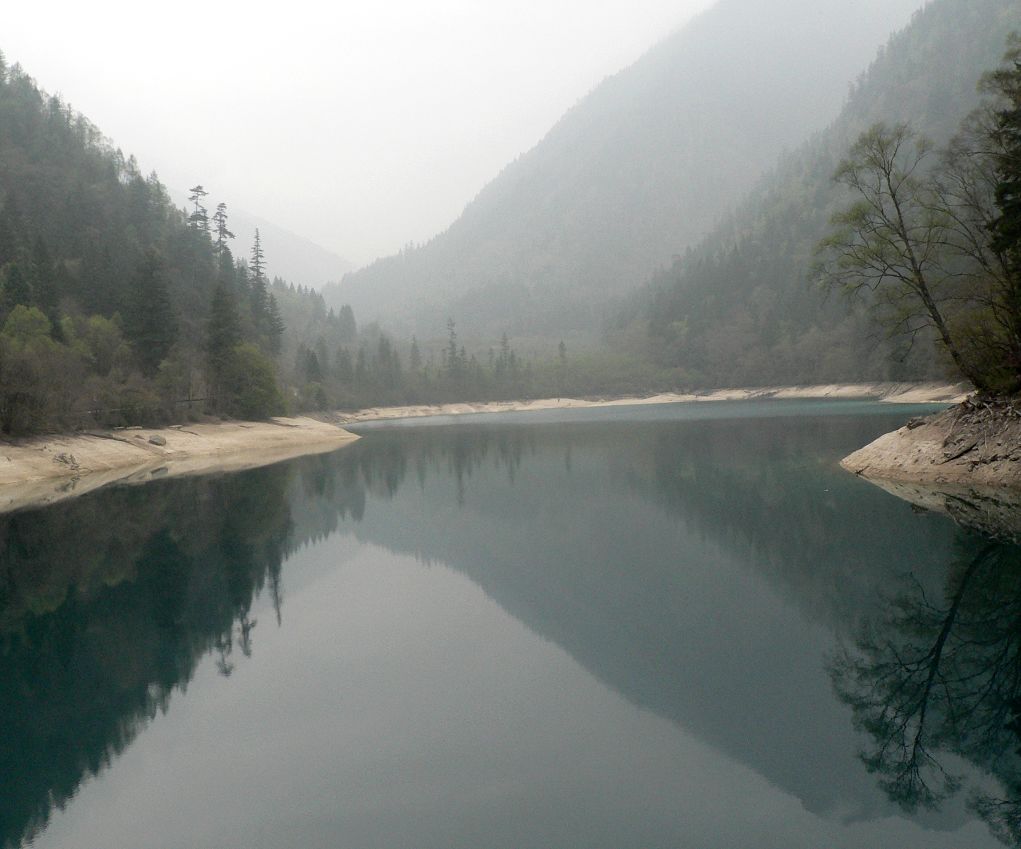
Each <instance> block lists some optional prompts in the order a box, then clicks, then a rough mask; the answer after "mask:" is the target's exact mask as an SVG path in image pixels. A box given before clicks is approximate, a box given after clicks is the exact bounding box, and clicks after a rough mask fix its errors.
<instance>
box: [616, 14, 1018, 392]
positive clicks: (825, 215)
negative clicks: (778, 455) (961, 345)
mask: <svg viewBox="0 0 1021 849" xmlns="http://www.w3.org/2000/svg"><path fill="white" fill-rule="evenodd" d="M1014 29H1021V4H1018V3H1017V2H1016V0H935V2H932V3H930V4H929V5H928V6H927V7H926V8H925V9H924V10H923V11H922V12H920V13H919V14H918V15H917V16H916V17H915V18H914V19H913V20H912V23H911V25H910V26H909V27H907V28H906V29H905V30H904V31H902V32H901V33H899V34H898V35H897V36H895V37H894V38H893V39H892V40H891V42H890V43H889V45H888V46H887V47H886V48H884V50H883V51H882V52H881V54H880V56H879V57H878V58H877V59H876V61H875V62H874V63H873V64H872V66H871V67H870V69H869V71H868V73H867V74H866V75H865V76H864V77H862V79H861V80H860V81H859V83H858V85H857V86H856V87H855V90H854V92H853V94H852V96H851V98H850V99H849V101H848V103H847V105H846V106H845V108H844V110H843V111H842V113H841V115H840V116H839V118H838V119H837V120H836V121H835V122H834V123H833V125H832V126H831V127H829V128H828V129H827V130H826V131H825V132H824V133H822V134H820V135H818V136H817V137H815V138H814V139H812V140H811V141H810V142H808V143H807V144H805V145H804V146H803V147H802V148H800V149H799V150H797V151H796V152H795V153H793V154H791V155H789V156H786V157H785V158H784V159H783V161H782V162H781V163H780V165H779V166H778V167H777V168H776V170H775V171H774V172H773V173H771V174H770V175H769V176H768V177H767V178H765V179H764V180H763V181H762V182H761V183H760V184H759V185H758V186H757V188H756V189H755V190H754V191H753V192H752V194H751V196H750V197H749V198H748V199H747V200H746V201H745V203H743V204H742V207H741V208H740V210H739V211H738V212H737V213H736V214H734V215H733V216H732V217H730V218H729V219H728V220H727V221H726V222H724V223H723V224H721V225H720V226H719V227H717V228H716V229H715V230H714V231H713V232H712V233H711V234H710V235H709V236H708V237H707V238H706V239H705V240H704V241H703V242H702V243H701V244H700V245H699V247H698V248H697V249H696V250H694V251H692V252H691V253H690V254H689V255H688V256H686V257H685V258H684V260H683V261H681V262H678V263H676V264H675V265H674V267H673V268H672V269H671V270H669V271H667V272H664V273H662V274H661V275H659V277H658V279H656V280H655V282H654V285H653V288H652V290H651V291H650V292H648V293H647V294H646V295H645V296H643V297H640V298H639V299H638V302H637V304H634V305H632V306H633V309H634V312H633V313H632V319H633V322H632V325H631V331H632V333H630V334H628V335H629V337H630V338H634V337H635V336H637V335H639V334H638V333H637V332H635V325H636V324H641V325H647V328H648V333H649V336H648V341H649V347H648V350H647V351H646V353H647V354H649V355H651V356H652V357H653V358H655V359H657V360H658V361H659V362H661V363H663V364H665V365H669V366H674V367H676V368H678V369H679V370H680V371H681V372H682V374H686V375H687V382H690V383H693V384H701V385H754V384H763V383H772V382H788V381H790V382H802V383H814V382H829V381H835V380H859V379H908V378H918V377H932V376H937V375H938V374H940V373H941V371H942V369H943V368H944V366H943V364H942V363H941V362H939V361H938V358H937V357H936V355H935V354H934V352H933V350H932V348H931V347H930V346H926V345H920V346H916V348H915V349H914V351H912V352H911V354H910V355H908V354H907V352H906V348H905V343H904V342H903V341H897V340H894V341H890V340H886V339H885V338H883V337H884V333H883V332H882V331H881V330H878V329H877V328H876V327H875V326H874V324H873V322H872V321H871V320H870V319H869V317H868V316H866V315H863V314H861V312H860V311H858V312H852V311H851V310H849V308H848V303H847V302H846V301H845V299H843V298H841V297H839V296H832V297H829V298H827V297H826V293H825V292H823V291H821V290H820V289H819V288H818V287H816V286H814V285H813V284H812V283H811V280H810V278H811V267H812V264H813V261H814V257H813V252H814V249H815V246H816V244H817V243H818V241H819V240H820V239H821V238H822V237H823V236H824V235H825V233H826V232H827V230H828V227H829V220H830V217H831V215H832V214H833V212H835V211H836V210H837V209H838V208H841V207H843V206H844V205H845V204H846V203H847V201H848V197H847V195H846V194H845V193H844V190H843V189H841V188H840V187H839V186H837V185H836V184H835V183H834V182H833V174H834V172H835V171H836V169H837V166H838V164H839V163H840V161H841V160H842V159H843V158H844V157H845V156H846V155H847V152H848V150H849V148H850V146H851V145H852V144H853V142H854V140H855V139H856V138H857V137H858V136H859V135H860V134H861V133H862V132H863V131H864V130H866V129H867V128H868V127H870V126H871V125H872V124H874V123H875V122H877V121H886V122H888V123H897V122H902V121H908V122H910V123H911V124H912V125H913V126H914V127H915V128H916V129H918V130H920V131H921V132H923V133H924V134H926V135H928V136H929V137H930V138H932V139H933V140H935V141H936V142H937V143H941V142H945V141H946V140H947V139H948V138H949V137H950V136H951V135H952V134H953V133H954V132H955V131H956V129H957V127H958V126H959V124H960V121H961V120H962V119H963V118H964V117H965V116H966V115H967V114H968V113H969V112H970V111H971V110H972V109H973V108H975V107H976V106H977V105H978V103H979V99H980V98H979V94H978V92H977V90H976V86H977V84H978V81H979V79H980V77H981V76H982V74H983V73H985V72H986V71H989V70H991V69H993V68H994V67H996V66H998V65H999V64H1000V61H1001V59H1002V56H1003V53H1004V51H1005V49H1006V39H1007V34H1008V33H1009V32H1010V31H1011V30H1014Z"/></svg>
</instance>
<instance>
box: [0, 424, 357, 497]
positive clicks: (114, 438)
mask: <svg viewBox="0 0 1021 849" xmlns="http://www.w3.org/2000/svg"><path fill="white" fill-rule="evenodd" d="M357 438H358V437H356V436H355V435H354V434H351V433H348V432H347V431H346V430H343V429H342V428H339V427H337V426H336V425H333V424H329V423H325V422H321V421H316V420H315V419H310V418H276V419H270V420H269V421H265V422H217V423H202V424H189V425H179V426H176V427H168V428H159V429H151V428H129V429H124V430H114V431H94V432H89V433H79V434H73V435H67V436H45V437H36V438H32V439H24V440H18V441H15V442H0V513H3V512H8V511H10V510H17V509H21V508H23V507H32V506H41V505H44V504H51V503H53V502H55V501H60V500H62V499H64V498H68V497H70V496H74V495H81V494H84V493H86V492H90V491H92V490H94V489H98V488H99V487H101V486H106V485H107V484H111V483H143V482H146V481H150V480H153V479H155V478H159V477H164V476H170V475H185V474H205V473H211V472H233V471H241V470H242V469H248V468H254V467H256V466H264V465H268V464H269V463H275V462H278V461H280V460H287V459H290V458H292V457H297V456H299V455H302V454H313V453H319V452H323V451H332V450H334V449H336V448H339V447H340V446H342V445H344V444H346V443H348V442H351V441H352V440H354V439H357Z"/></svg>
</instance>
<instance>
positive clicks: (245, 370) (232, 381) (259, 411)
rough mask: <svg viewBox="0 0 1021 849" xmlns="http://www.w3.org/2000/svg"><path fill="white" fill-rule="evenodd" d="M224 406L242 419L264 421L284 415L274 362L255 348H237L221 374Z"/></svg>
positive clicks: (240, 346)
mask: <svg viewBox="0 0 1021 849" xmlns="http://www.w3.org/2000/svg"><path fill="white" fill-rule="evenodd" d="M220 388H221V392H222V394H223V405H224V408H225V410H226V412H227V413H229V414H230V415H232V416H234V417H235V418H239V419H264V418H267V417H268V416H278V415H281V414H282V413H284V412H285V410H284V401H283V397H282V396H281V394H280V390H279V388H278V387H277V382H276V373H275V371H274V368H273V363H272V361H271V360H270V359H269V358H268V357H267V356H266V355H265V354H263V353H262V351H260V350H259V349H258V348H257V347H255V346H254V345H252V344H244V345H238V346H236V347H235V348H234V349H233V350H232V351H231V352H230V356H229V357H228V358H227V359H226V361H225V363H224V366H223V371H222V374H221V384H220Z"/></svg>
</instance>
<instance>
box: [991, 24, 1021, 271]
mask: <svg viewBox="0 0 1021 849" xmlns="http://www.w3.org/2000/svg"><path fill="white" fill-rule="evenodd" d="M1013 41H1014V44H1013V46H1012V49H1011V51H1010V52H1009V53H1008V54H1007V66H1006V67H1005V68H1002V69H1000V70H999V71H996V72H995V73H993V74H990V75H989V77H988V78H987V79H986V81H985V86H986V88H987V89H988V90H990V91H991V92H992V93H993V94H994V95H996V96H997V97H998V99H999V100H1000V101H1001V103H1002V108H1000V109H998V110H997V112H996V116H995V120H996V124H995V128H994V141H995V143H996V157H995V158H996V171H997V174H996V176H997V179H998V180H999V183H998V185H997V187H996V204H997V206H998V207H999V210H1000V216H999V218H997V219H996V221H994V222H993V226H992V230H993V247H994V248H995V249H996V250H998V251H1000V252H1002V253H1003V254H1005V255H1006V256H1007V257H1008V258H1009V259H1010V261H1011V265H1012V266H1013V272H1014V275H1015V276H1016V278H1017V280H1018V284H1019V285H1021V40H1018V39H1017V38H1015V39H1014V40H1013Z"/></svg>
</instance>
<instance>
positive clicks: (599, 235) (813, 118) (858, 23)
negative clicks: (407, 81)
mask: <svg viewBox="0 0 1021 849" xmlns="http://www.w3.org/2000/svg"><path fill="white" fill-rule="evenodd" d="M920 5H921V0H860V2H856V3H854V4H848V3H846V2H843V0H772V2H762V0H721V2H720V3H719V4H718V5H717V6H716V7H714V8H713V9H712V10H711V11H709V12H707V13H705V14H703V15H702V16H701V17H699V18H697V19H696V20H695V21H693V22H692V23H691V24H690V25H688V26H687V27H686V28H684V29H683V30H682V31H680V32H678V33H676V34H675V35H673V36H671V37H670V38H668V39H666V40H665V41H664V42H662V43H661V44H660V45H658V46H657V47H655V48H654V49H653V50H651V51H650V52H649V53H647V54H646V55H645V56H643V57H642V58H641V59H640V60H639V61H638V62H636V63H635V64H634V65H633V66H631V67H630V68H627V69H626V70H624V71H622V72H620V73H619V74H617V75H615V76H613V77H611V78H609V79H607V80H606V81H605V82H603V83H602V84H601V85H600V86H598V87H597V88H596V89H595V90H594V91H593V92H592V93H591V94H590V95H588V96H587V97H585V98H584V99H583V100H582V101H580V102H579V103H578V104H577V106H575V107H574V108H573V109H572V110H570V112H568V113H567V114H566V115H565V116H564V117H563V119H562V120H561V121H560V122H559V123H558V124H557V125H556V126H555V127H554V128H553V129H552V131H551V132H550V133H549V135H548V136H547V137H546V138H545V139H544V140H543V141H542V142H541V143H540V144H539V145H538V146H536V147H535V148H534V149H533V150H531V151H530V152H528V153H527V154H525V155H524V156H522V157H520V158H519V159H518V160H517V161H515V162H514V163H512V164H511V165H509V166H508V167H507V168H506V169H505V170H504V171H503V172H502V173H501V174H500V175H499V177H497V179H495V180H494V181H493V182H492V183H491V184H490V185H488V186H487V187H486V188H485V189H484V190H483V191H482V192H481V193H480V194H479V196H478V197H477V198H476V199H475V201H473V202H472V203H471V204H470V205H469V206H468V207H467V209H466V210H465V212H464V214H463V215H462V217H461V218H460V219H459V220H458V221H456V222H455V223H454V224H453V225H452V226H451V227H450V229H449V230H448V231H447V232H445V233H443V234H442V235H440V236H438V237H436V238H435V239H434V240H432V241H431V242H429V243H428V244H426V245H424V246H422V247H418V248H409V249H408V250H406V251H404V252H402V253H401V254H400V255H398V256H394V257H390V258H387V259H381V260H379V261H377V262H376V263H375V264H373V265H371V266H370V267H368V268H366V269H363V270H361V271H359V272H356V273H354V274H351V275H349V276H348V277H346V278H345V280H344V282H343V283H342V284H341V285H340V286H338V287H331V288H330V290H328V292H327V293H326V294H327V299H328V301H330V302H331V303H333V305H335V306H338V307H339V306H340V304H342V303H350V304H351V305H352V306H353V307H354V309H355V312H356V313H357V314H358V315H359V316H361V317H362V318H364V319H366V320H373V319H375V318H381V319H383V320H385V321H387V322H388V323H390V324H394V325H400V324H401V323H403V327H404V329H406V330H410V331H416V332H418V333H420V334H421V335H425V336H437V335H440V334H442V332H443V327H444V322H445V319H446V317H447V316H448V315H452V316H453V317H454V318H455V320H456V321H457V322H458V325H459V326H460V327H461V328H462V329H464V330H466V331H469V332H473V333H479V332H481V333H483V334H485V335H487V336H490V337H492V338H497V337H498V336H499V334H500V333H501V332H502V331H504V330H507V331H509V332H510V333H511V334H512V335H515V334H527V335H534V334H537V333H538V334H547V335H552V334H562V333H563V332H564V331H565V330H567V329H570V328H592V327H594V326H596V325H597V324H598V321H599V317H600V310H599V308H598V307H596V306H594V305H595V304H598V303H599V302H600V301H601V300H602V299H603V298H604V297H605V296H607V295H611V294H619V293H621V292H626V291H628V290H629V289H632V288H634V287H636V286H638V285H640V284H641V283H642V282H644V281H645V280H647V279H648V277H649V275H650V274H651V273H652V272H653V271H654V270H655V269H656V268H658V267H662V266H664V265H667V264H669V262H670V261H671V259H672V257H673V256H674V255H676V254H680V253H683V251H684V250H685V249H686V248H687V247H688V246H689V245H692V244H694V243H695V242H697V241H698V240H699V239H700V238H701V237H702V236H703V235H704V234H705V233H706V232H707V231H708V230H710V229H711V227H712V226H713V225H714V223H715V222H716V221H717V220H718V219H719V217H720V216H721V215H722V214H723V213H725V212H726V211H728V210H730V209H731V208H732V207H733V205H734V203H735V201H736V200H737V198H739V197H740V196H741V195H743V194H744V193H745V192H746V191H747V190H748V188H749V187H750V186H751V185H752V183H753V182H754V180H755V179H756V178H758V177H759V176H760V175H761V174H762V173H763V172H764V171H765V169H767V168H768V167H770V165H772V164H773V163H774V162H775V160H776V157H777V156H778V155H779V153H780V152H781V151H782V150H784V149H785V148H789V147H791V146H793V145H796V144H798V143H800V142H801V141H802V140H803V139H804V138H805V137H806V136H807V135H808V134H809V133H811V132H813V131H816V130H820V129H822V128H823V127H824V126H825V125H826V123H827V122H828V121H830V120H832V119H833V118H834V117H835V116H836V114H837V111H838V110H839V107H840V104H841V103H842V102H843V101H844V99H845V97H846V94H847V88H848V83H849V81H851V80H852V79H854V77H855V76H856V75H857V74H858V73H859V72H860V71H861V69H862V68H864V67H865V66H866V65H867V63H868V61H869V60H870V59H871V58H872V57H873V56H874V55H875V51H876V48H877V46H878V45H879V44H881V43H882V42H883V41H884V40H885V39H886V38H887V37H888V35H889V34H890V33H891V32H892V31H894V30H895V29H896V28H898V27H899V26H901V25H903V24H904V22H906V21H907V19H908V17H909V15H910V13H911V12H912V11H913V10H915V9H916V8H918V7H919V6H920Z"/></svg>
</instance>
